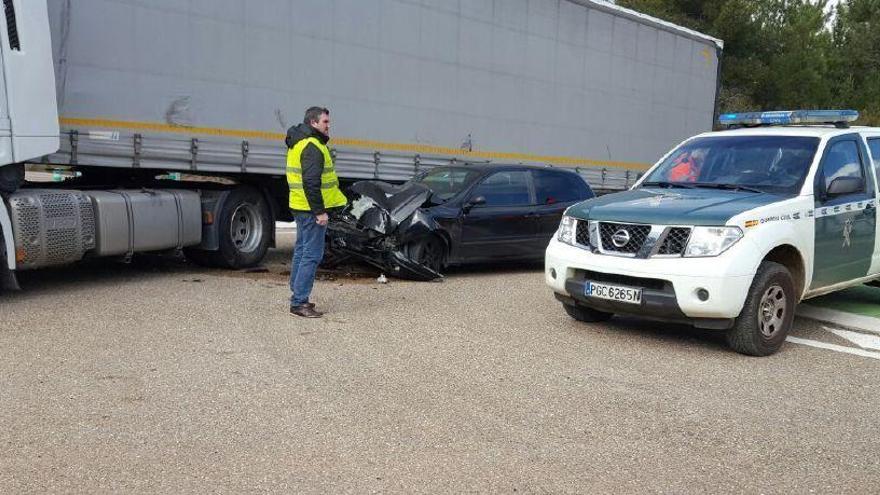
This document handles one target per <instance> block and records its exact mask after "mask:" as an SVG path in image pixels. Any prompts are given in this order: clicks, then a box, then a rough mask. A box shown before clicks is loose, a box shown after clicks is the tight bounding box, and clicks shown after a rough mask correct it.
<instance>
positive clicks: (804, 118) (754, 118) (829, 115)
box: [718, 110, 859, 126]
mask: <svg viewBox="0 0 880 495" xmlns="http://www.w3.org/2000/svg"><path fill="white" fill-rule="evenodd" d="M858 118H859V112H857V111H855V110H795V111H783V112H746V113H725V114H722V115H721V116H719V117H718V123H719V124H721V125H728V126H730V125H792V124H842V123H848V122H853V121H855V120H857V119H858Z"/></svg>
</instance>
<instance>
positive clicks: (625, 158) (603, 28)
mask: <svg viewBox="0 0 880 495" xmlns="http://www.w3.org/2000/svg"><path fill="white" fill-rule="evenodd" d="M49 7H50V20H51V27H52V32H53V45H54V53H55V64H56V67H55V68H56V72H57V87H58V101H59V109H60V114H61V122H62V126H63V129H64V131H65V132H66V133H67V134H66V135H65V136H64V138H63V139H62V153H61V154H60V155H56V156H54V157H52V162H53V163H59V164H64V163H66V162H70V161H71V160H73V161H74V162H76V163H78V164H81V165H82V164H95V165H102V166H116V167H125V166H141V167H158V168H164V169H169V170H191V169H196V170H199V171H205V172H214V173H223V172H227V173H233V172H238V173H241V172H242V171H244V172H245V173H258V174H260V173H265V174H278V173H280V172H281V167H282V166H283V159H282V153H283V152H284V149H283V145H282V142H281V138H282V134H283V132H284V131H285V130H286V127H287V126H288V125H290V124H293V123H296V122H297V121H299V120H300V119H301V114H302V111H303V110H304V109H305V108H306V107H307V106H310V105H313V104H320V105H325V106H328V107H330V108H331V111H332V112H333V118H334V127H333V133H334V141H333V142H332V143H331V144H333V145H334V146H335V148H336V149H337V150H338V151H339V152H340V153H343V155H342V156H340V162H341V163H340V165H341V166H340V172H341V173H342V174H343V175H344V176H347V177H350V178H367V177H379V178H384V179H392V180H394V179H397V180H401V179H404V178H406V177H407V176H409V175H411V174H412V172H413V169H414V168H416V167H418V166H420V165H421V166H426V165H427V166H430V164H431V163H433V162H432V159H436V163H443V162H444V161H445V160H449V159H453V158H454V159H457V160H459V161H466V160H476V161H486V160H490V161H508V162H509V161H516V162H543V163H549V164H554V165H561V166H580V167H586V168H587V169H588V170H589V172H587V171H585V174H586V175H587V176H588V177H589V179H590V181H591V182H592V183H593V184H594V185H595V186H596V187H598V188H603V186H604V187H606V188H609V189H616V188H623V187H625V186H627V185H628V184H629V183H631V182H632V180H633V179H634V178H635V175H636V173H637V171H639V170H641V169H644V168H646V167H647V166H648V164H650V163H652V162H653V161H655V159H656V158H657V157H659V156H660V154H661V153H662V152H664V151H665V150H666V149H668V148H669V147H670V146H671V145H672V144H675V143H677V142H679V141H681V140H682V139H683V138H685V137H687V136H689V135H693V134H695V133H698V132H701V131H705V130H707V129H709V128H710V127H711V125H712V121H713V115H714V106H715V97H716V85H717V68H718V58H719V54H720V50H721V46H722V45H721V42H720V41H719V40H715V39H713V38H710V37H707V36H705V35H702V34H700V33H696V32H693V31H690V30H687V29H684V28H681V27H679V26H675V25H672V24H669V23H665V22H662V21H659V20H657V19H653V18H650V17H647V16H643V15H639V14H636V13H634V12H632V11H628V10H625V9H622V8H619V7H616V6H613V5H611V4H608V3H606V2H601V1H593V0H494V1H493V0H468V1H461V2H459V1H456V0H435V1H419V0H383V1H379V0H368V1H365V0H321V1H317V0H248V1H244V0H223V1H217V0H188V1H180V0H173V1H151V2H143V1H139V0H77V1H71V0H49ZM95 131H110V132H95ZM71 132H74V135H73V138H74V139H73V140H72V139H71V134H70V133H71ZM193 139H197V140H198V141H197V142H194V141H193ZM245 141H246V143H245ZM463 148H465V149H468V150H472V151H470V152H466V151H464V150H463ZM74 152H76V153H77V155H76V156H75V157H72V156H71V154H72V153H74ZM377 153H378V154H377ZM417 154H418V155H420V156H419V159H416V158H415V156H416V155H417ZM194 155H195V156H194ZM242 167H244V168H242ZM602 169H605V172H604V174H603V173H602V172H601V170H602ZM627 170H629V171H630V174H629V177H627V173H626V171H627ZM603 180H604V183H603ZM597 182H598V183H597Z"/></svg>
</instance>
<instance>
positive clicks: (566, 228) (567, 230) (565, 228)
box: [556, 215, 577, 246]
mask: <svg viewBox="0 0 880 495" xmlns="http://www.w3.org/2000/svg"><path fill="white" fill-rule="evenodd" d="M576 225H577V220H575V219H574V218H572V217H570V216H568V215H563V216H562V221H560V222H559V229H557V230H556V240H558V241H559V242H562V243H565V244H571V245H572V246H573V245H574V240H575V237H574V236H575V232H574V231H575V228H576Z"/></svg>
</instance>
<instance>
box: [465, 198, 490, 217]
mask: <svg viewBox="0 0 880 495" xmlns="http://www.w3.org/2000/svg"><path fill="white" fill-rule="evenodd" d="M484 204H486V197H485V196H477V197H475V198H471V199H469V200H467V202H466V203H465V204H464V208H463V210H464V212H465V213H467V212H469V211H471V208H473V207H474V206H481V205H484Z"/></svg>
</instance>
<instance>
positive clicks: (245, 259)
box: [185, 187, 273, 269]
mask: <svg viewBox="0 0 880 495" xmlns="http://www.w3.org/2000/svg"><path fill="white" fill-rule="evenodd" d="M216 221H217V227H218V229H219V232H220V249H219V250H217V251H205V250H201V249H189V250H186V251H185V253H186V256H187V258H189V259H190V260H192V261H193V262H195V263H197V264H200V265H205V266H212V267H218V268H232V269H240V268H249V267H252V266H255V265H257V264H259V263H260V261H262V260H263V258H264V257H265V256H266V251H268V250H269V241H270V239H271V232H272V231H271V229H272V228H273V225H272V213H271V211H270V209H269V204H268V203H266V199H265V198H263V195H262V194H260V192H259V191H257V190H256V189H254V188H251V187H239V188H237V189H234V190H233V191H232V192H231V193H230V194H229V196H227V198H226V201H224V202H223V206H222V207H221V209H220V214H219V215H217V220H216Z"/></svg>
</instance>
